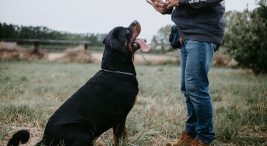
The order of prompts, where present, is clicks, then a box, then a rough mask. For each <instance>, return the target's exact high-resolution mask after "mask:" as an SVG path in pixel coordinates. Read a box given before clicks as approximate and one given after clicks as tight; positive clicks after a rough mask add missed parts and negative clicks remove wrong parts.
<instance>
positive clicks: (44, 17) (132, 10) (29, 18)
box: [0, 0, 256, 40]
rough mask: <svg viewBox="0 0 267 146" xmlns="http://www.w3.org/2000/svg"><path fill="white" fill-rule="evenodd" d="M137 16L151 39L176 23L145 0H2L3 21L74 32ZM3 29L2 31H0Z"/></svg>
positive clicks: (101, 29)
mask: <svg viewBox="0 0 267 146" xmlns="http://www.w3.org/2000/svg"><path fill="white" fill-rule="evenodd" d="M225 5H226V11H230V10H236V11H242V10H244V9H246V8H249V9H250V10H251V9H254V8H255V7H256V5H255V0H226V1H225ZM133 20H138V21H139V22H140V24H141V26H142V32H141V34H140V37H141V38H147V39H148V40H151V38H152V36H153V35H155V34H156V33H157V31H158V30H159V29H160V27H162V26H165V25H167V24H173V23H172V21H171V19H170V16H169V15H161V14H159V13H157V12H156V11H155V10H154V9H153V8H152V7H151V6H150V5H149V4H147V3H146V1H145V0H0V22H2V23H3V22H5V23H11V24H17V25H25V26H46V27H49V28H51V29H54V30H59V31H67V32H72V33H108V32H109V30H111V29H112V28H114V27H116V26H128V25H129V24H130V23H131V22H132V21H133ZM0 33H1V32H0Z"/></svg>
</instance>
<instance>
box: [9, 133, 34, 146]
mask: <svg viewBox="0 0 267 146" xmlns="http://www.w3.org/2000/svg"><path fill="white" fill-rule="evenodd" d="M29 139H30V132H29V131H28V130H20V131H18V132H16V133H15V134H14V135H13V136H12V138H11V139H10V140H9V141H8V143H7V146H19V144H25V143H26V142H28V141H29Z"/></svg>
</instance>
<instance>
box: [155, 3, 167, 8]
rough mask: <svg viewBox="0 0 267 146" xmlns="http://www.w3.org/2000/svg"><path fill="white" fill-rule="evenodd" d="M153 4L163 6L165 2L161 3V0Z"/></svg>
mask: <svg viewBox="0 0 267 146" xmlns="http://www.w3.org/2000/svg"><path fill="white" fill-rule="evenodd" d="M155 5H156V6H158V7H164V6H165V4H164V3H161V2H156V3H155Z"/></svg>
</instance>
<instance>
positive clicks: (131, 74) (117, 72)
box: [101, 68, 135, 76]
mask: <svg viewBox="0 0 267 146" xmlns="http://www.w3.org/2000/svg"><path fill="white" fill-rule="evenodd" d="M101 70H102V71H105V72H109V73H115V74H123V75H129V76H135V74H134V73H129V72H122V71H111V70H107V69H103V68H102V69H101Z"/></svg>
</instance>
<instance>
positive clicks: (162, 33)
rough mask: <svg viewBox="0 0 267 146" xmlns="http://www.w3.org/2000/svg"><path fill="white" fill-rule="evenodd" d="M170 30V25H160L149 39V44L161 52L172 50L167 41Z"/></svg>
mask: <svg viewBox="0 0 267 146" xmlns="http://www.w3.org/2000/svg"><path fill="white" fill-rule="evenodd" d="M170 31H171V25H166V26H164V27H161V28H160V29H159V31H158V32H157V34H156V35H154V36H153V38H152V40H151V46H152V47H153V48H155V49H156V50H160V51H161V52H163V53H165V52H167V51H170V50H172V48H171V46H170V43H169V35H170Z"/></svg>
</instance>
